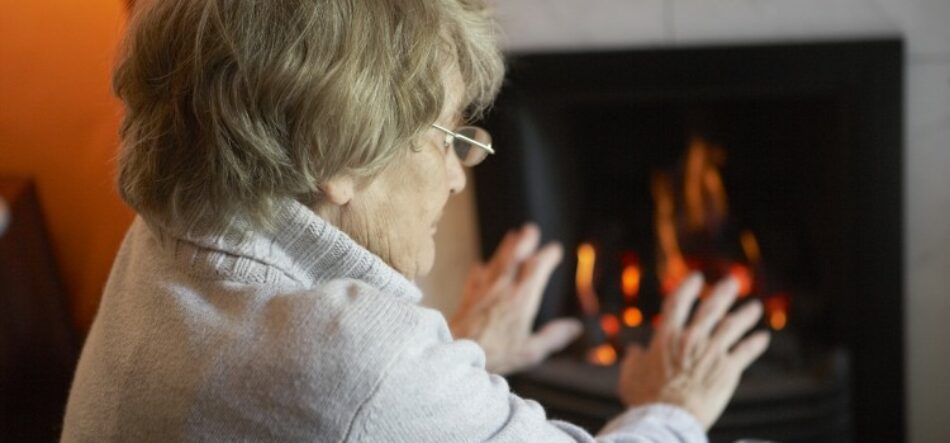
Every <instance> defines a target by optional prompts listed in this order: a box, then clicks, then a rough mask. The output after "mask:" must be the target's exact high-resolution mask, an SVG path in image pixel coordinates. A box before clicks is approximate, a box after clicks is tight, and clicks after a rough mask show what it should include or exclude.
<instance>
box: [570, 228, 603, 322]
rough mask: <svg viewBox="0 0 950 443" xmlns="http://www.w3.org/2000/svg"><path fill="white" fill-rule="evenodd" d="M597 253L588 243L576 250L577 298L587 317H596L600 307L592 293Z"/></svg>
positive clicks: (594, 294)
mask: <svg viewBox="0 0 950 443" xmlns="http://www.w3.org/2000/svg"><path fill="white" fill-rule="evenodd" d="M596 258H597V253H596V252H595V251H594V247H593V246H591V245H590V243H582V244H581V245H580V246H579V247H578V248H577V276H576V284H577V298H578V300H579V301H580V304H581V309H583V310H584V313H585V314H587V315H597V311H598V310H600V306H599V304H598V303H597V294H596V293H594V262H595V260H596Z"/></svg>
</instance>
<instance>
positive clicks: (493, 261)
mask: <svg viewBox="0 0 950 443" xmlns="http://www.w3.org/2000/svg"><path fill="white" fill-rule="evenodd" d="M516 234H517V230H509V231H508V232H506V233H505V236H504V237H502V239H501V241H500V242H499V243H498V246H496V247H495V252H494V253H493V254H492V256H491V258H490V259H489V260H488V263H487V264H486V266H485V268H486V271H487V274H488V275H492V274H494V273H495V269H497V268H499V267H500V266H501V265H500V263H499V262H500V261H501V260H502V257H505V256H508V255H511V249H512V248H514V246H515V237H516Z"/></svg>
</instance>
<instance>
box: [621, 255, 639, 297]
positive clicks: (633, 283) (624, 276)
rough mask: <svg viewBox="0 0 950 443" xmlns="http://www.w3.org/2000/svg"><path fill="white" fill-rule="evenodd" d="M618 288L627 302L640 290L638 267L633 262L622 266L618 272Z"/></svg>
mask: <svg viewBox="0 0 950 443" xmlns="http://www.w3.org/2000/svg"><path fill="white" fill-rule="evenodd" d="M620 289H621V290H622V291H623V297H624V298H625V299H626V300H627V301H628V302H633V300H634V299H636V297H637V293H638V292H640V267H639V266H637V265H635V264H629V265H627V266H624V268H623V273H621V274H620Z"/></svg>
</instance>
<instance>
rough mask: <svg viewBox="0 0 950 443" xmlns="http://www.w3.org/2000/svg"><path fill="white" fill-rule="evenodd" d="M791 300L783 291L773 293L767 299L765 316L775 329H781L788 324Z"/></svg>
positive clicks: (770, 325)
mask: <svg viewBox="0 0 950 443" xmlns="http://www.w3.org/2000/svg"><path fill="white" fill-rule="evenodd" d="M789 300H790V299H789V297H788V295H787V294H783V293H779V294H773V295H771V296H769V297H768V298H767V299H766V300H765V318H766V319H767V320H768V322H769V327H771V328H772V329H773V330H776V331H781V330H782V329H785V326H786V325H787V324H788V305H789Z"/></svg>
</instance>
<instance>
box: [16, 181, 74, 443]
mask: <svg viewBox="0 0 950 443" xmlns="http://www.w3.org/2000/svg"><path fill="white" fill-rule="evenodd" d="M0 196H2V197H3V199H4V200H5V201H6V203H7V205H8V206H9V209H10V212H11V217H12V218H11V220H10V224H9V226H8V227H7V229H6V232H3V233H2V234H0V436H2V437H0V439H2V440H4V441H30V442H42V441H56V440H58V438H59V434H60V430H61V423H62V416H63V412H64V408H65V404H66V397H67V394H68V390H69V383H70V381H71V379H72V374H73V370H74V368H75V364H76V359H77V357H78V354H79V339H78V335H77V334H76V332H75V330H74V329H73V327H72V324H71V322H70V320H69V314H68V306H67V301H66V297H65V293H64V291H63V285H62V283H61V281H60V279H59V276H58V274H57V272H56V266H55V264H54V261H53V255H52V253H51V249H50V242H49V239H48V237H47V234H46V229H45V223H44V221H43V216H42V211H41V208H40V205H39V201H38V199H37V194H36V190H35V188H34V186H33V185H32V183H30V182H29V181H28V180H24V179H12V178H0Z"/></svg>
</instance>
